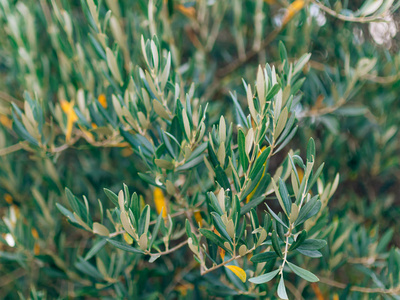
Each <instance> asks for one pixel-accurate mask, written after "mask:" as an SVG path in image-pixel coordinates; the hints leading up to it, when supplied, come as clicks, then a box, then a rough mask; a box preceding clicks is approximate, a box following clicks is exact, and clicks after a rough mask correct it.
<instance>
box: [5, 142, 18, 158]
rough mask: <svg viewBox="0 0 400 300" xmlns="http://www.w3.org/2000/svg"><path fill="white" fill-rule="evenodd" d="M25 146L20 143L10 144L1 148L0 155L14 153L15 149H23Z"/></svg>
mask: <svg viewBox="0 0 400 300" xmlns="http://www.w3.org/2000/svg"><path fill="white" fill-rule="evenodd" d="M22 148H23V147H22V145H21V144H20V143H18V144H15V145H12V146H9V147H7V148H3V149H0V156H3V155H7V154H10V153H13V152H15V151H18V150H21V149H22Z"/></svg>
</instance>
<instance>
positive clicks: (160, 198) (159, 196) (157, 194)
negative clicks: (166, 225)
mask: <svg viewBox="0 0 400 300" xmlns="http://www.w3.org/2000/svg"><path fill="white" fill-rule="evenodd" d="M153 196H154V204H155V205H156V210H157V213H158V214H160V213H161V210H162V209H163V208H164V210H163V213H162V217H163V218H166V217H167V202H166V201H165V197H164V194H163V192H162V190H161V189H160V188H155V189H154V192H153Z"/></svg>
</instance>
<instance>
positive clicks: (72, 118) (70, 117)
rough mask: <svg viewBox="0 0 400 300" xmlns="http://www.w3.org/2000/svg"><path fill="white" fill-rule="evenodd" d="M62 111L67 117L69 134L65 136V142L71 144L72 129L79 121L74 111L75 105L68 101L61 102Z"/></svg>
mask: <svg viewBox="0 0 400 300" xmlns="http://www.w3.org/2000/svg"><path fill="white" fill-rule="evenodd" d="M61 109H62V110H63V111H64V113H65V114H66V115H67V132H66V134H65V140H66V141H67V142H69V140H70V139H71V133H72V128H73V126H74V123H75V122H76V121H78V116H77V115H76V113H75V111H74V103H73V102H68V101H66V100H61Z"/></svg>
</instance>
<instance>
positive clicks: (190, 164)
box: [175, 155, 204, 172]
mask: <svg viewBox="0 0 400 300" xmlns="http://www.w3.org/2000/svg"><path fill="white" fill-rule="evenodd" d="M203 161H204V155H201V156H198V157H196V158H194V159H192V160H190V161H189V162H187V163H185V164H183V165H182V166H179V167H177V168H176V169H175V171H177V172H178V171H184V170H188V169H192V168H194V167H196V166H197V165H199V164H200V163H202V162H203Z"/></svg>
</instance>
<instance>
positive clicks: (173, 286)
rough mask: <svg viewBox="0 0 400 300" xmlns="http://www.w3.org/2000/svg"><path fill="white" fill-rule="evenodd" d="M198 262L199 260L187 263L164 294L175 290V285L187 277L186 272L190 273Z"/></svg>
mask: <svg viewBox="0 0 400 300" xmlns="http://www.w3.org/2000/svg"><path fill="white" fill-rule="evenodd" d="M197 264H198V262H197V261H192V263H191V264H189V265H187V266H186V267H185V268H184V269H183V270H182V271H180V272H179V273H178V274H176V276H175V277H174V279H173V280H172V282H171V283H170V284H169V285H168V286H167V288H166V289H165V292H164V294H165V295H168V294H169V293H171V292H172V291H173V290H174V288H175V286H176V285H177V284H178V283H179V282H180V281H181V280H182V279H183V277H185V275H186V274H188V273H189V272H190V271H191V270H192V269H193V268H194V267H196V266H197Z"/></svg>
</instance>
